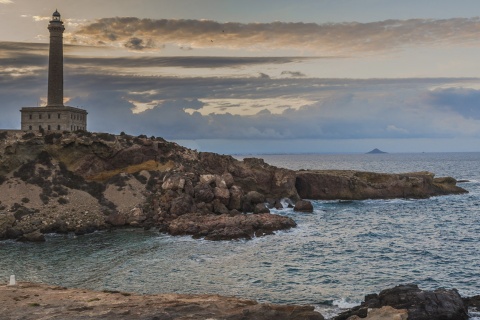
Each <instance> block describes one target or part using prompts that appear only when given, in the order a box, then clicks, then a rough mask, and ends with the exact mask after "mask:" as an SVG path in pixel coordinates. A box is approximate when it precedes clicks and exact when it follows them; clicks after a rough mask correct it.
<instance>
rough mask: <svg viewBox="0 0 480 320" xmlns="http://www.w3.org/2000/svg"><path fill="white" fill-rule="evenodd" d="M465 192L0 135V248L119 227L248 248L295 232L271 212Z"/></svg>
mask: <svg viewBox="0 0 480 320" xmlns="http://www.w3.org/2000/svg"><path fill="white" fill-rule="evenodd" d="M464 192H466V190H464V189H462V188H459V187H457V186H456V181H455V179H453V178H434V176H433V174H431V173H428V172H422V173H408V174H397V175H392V174H377V173H368V172H356V171H298V172H295V171H292V170H288V169H283V168H277V167H274V166H271V165H268V164H267V163H265V162H264V161H263V160H262V159H256V158H247V159H244V160H243V161H239V160H236V159H234V158H233V157H231V156H226V155H219V154H214V153H208V152H197V151H195V150H190V149H187V148H184V147H181V146H179V145H178V144H175V143H172V142H168V141H165V140H164V139H162V138H158V137H150V138H148V137H147V136H144V135H141V136H138V137H133V136H130V135H126V134H123V133H122V134H120V135H112V134H107V133H90V132H72V133H70V132H64V133H56V132H55V133H48V132H47V133H39V132H37V133H33V132H28V133H27V132H21V131H3V132H0V239H6V238H10V239H18V240H24V241H42V240H44V234H45V233H51V232H57V233H68V232H75V233H76V234H85V233H89V232H93V231H95V230H103V229H108V228H118V227H125V226H131V227H141V228H158V229H159V230H161V231H162V232H167V233H170V234H172V235H191V236H193V237H201V238H205V239H209V240H225V239H238V238H246V239H249V238H251V237H254V236H263V235H267V234H272V233H273V232H275V231H277V230H283V229H289V228H292V227H295V226H296V223H295V221H294V220H292V219H291V218H289V217H285V216H281V215H276V214H272V213H270V209H272V208H283V206H287V205H289V206H292V207H294V206H295V207H296V208H295V210H296V211H298V212H311V211H312V210H313V207H312V205H311V203H308V201H305V200H302V199H339V200H352V199H366V198H395V197H409V198H424V197H429V196H434V195H443V194H451V193H464Z"/></svg>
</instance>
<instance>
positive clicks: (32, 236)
mask: <svg viewBox="0 0 480 320" xmlns="http://www.w3.org/2000/svg"><path fill="white" fill-rule="evenodd" d="M18 241H24V242H45V235H44V234H43V233H41V232H40V231H39V230H35V231H33V232H30V233H26V234H24V235H22V236H21V237H20V239H18Z"/></svg>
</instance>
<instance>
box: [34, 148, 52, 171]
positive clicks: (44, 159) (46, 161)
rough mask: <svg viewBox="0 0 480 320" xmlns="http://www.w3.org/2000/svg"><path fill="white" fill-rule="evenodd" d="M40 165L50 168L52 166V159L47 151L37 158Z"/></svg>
mask: <svg viewBox="0 0 480 320" xmlns="http://www.w3.org/2000/svg"><path fill="white" fill-rule="evenodd" d="M37 159H38V163H40V164H43V165H45V166H48V167H50V166H51V165H52V157H51V156H50V154H49V153H48V152H46V151H42V152H40V153H39V154H38V156H37Z"/></svg>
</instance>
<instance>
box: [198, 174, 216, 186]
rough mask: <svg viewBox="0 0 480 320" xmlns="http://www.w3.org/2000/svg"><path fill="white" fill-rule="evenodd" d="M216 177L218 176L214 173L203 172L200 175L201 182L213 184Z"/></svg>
mask: <svg viewBox="0 0 480 320" xmlns="http://www.w3.org/2000/svg"><path fill="white" fill-rule="evenodd" d="M215 179H216V176H215V175H214V174H202V175H201V176H200V183H201V184H208V185H209V184H211V183H212V182H214V181H215Z"/></svg>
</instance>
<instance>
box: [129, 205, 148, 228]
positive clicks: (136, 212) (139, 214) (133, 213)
mask: <svg viewBox="0 0 480 320" xmlns="http://www.w3.org/2000/svg"><path fill="white" fill-rule="evenodd" d="M146 219H147V216H146V215H144V214H143V210H142V209H141V208H133V209H132V210H130V213H129V214H128V218H127V223H128V224H130V225H139V224H141V223H142V222H143V221H145V220H146Z"/></svg>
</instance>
